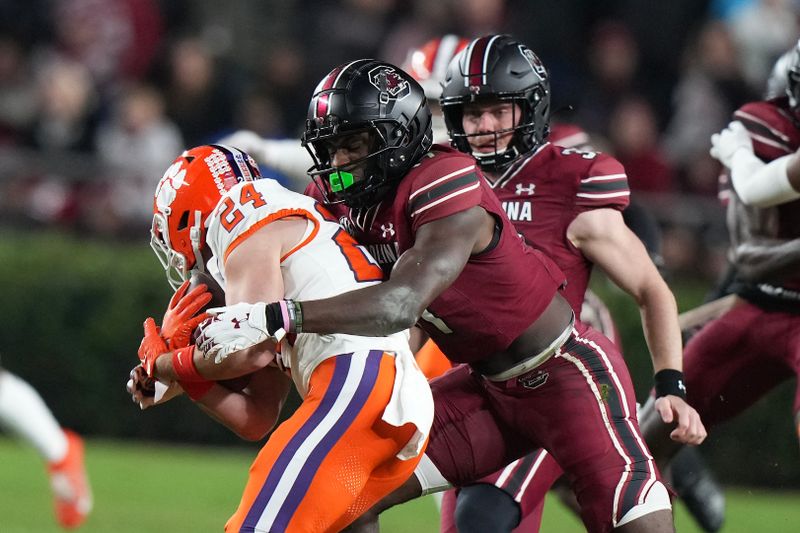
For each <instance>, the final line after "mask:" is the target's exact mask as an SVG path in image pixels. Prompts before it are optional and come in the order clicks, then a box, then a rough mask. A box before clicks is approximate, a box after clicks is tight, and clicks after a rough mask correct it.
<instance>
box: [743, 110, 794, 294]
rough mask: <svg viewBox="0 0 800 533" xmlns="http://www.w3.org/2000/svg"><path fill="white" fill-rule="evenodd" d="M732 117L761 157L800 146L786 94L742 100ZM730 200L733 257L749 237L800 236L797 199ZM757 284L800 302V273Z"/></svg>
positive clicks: (764, 289)
mask: <svg viewBox="0 0 800 533" xmlns="http://www.w3.org/2000/svg"><path fill="white" fill-rule="evenodd" d="M734 118H735V119H736V120H738V121H740V122H741V123H742V124H744V126H745V128H747V131H748V133H750V138H751V139H752V141H753V151H754V153H755V154H756V156H758V157H759V158H760V159H761V160H763V161H766V162H769V161H772V160H773V159H777V158H779V157H782V156H785V155H788V154H792V153H794V152H795V151H797V149H798V148H799V147H800V122H798V117H797V115H796V114H795V113H794V112H793V111H792V109H791V108H790V107H789V99H788V98H787V97H781V98H775V99H773V100H767V101H761V102H752V103H749V104H745V105H744V106H742V107H741V108H739V109H738V110H737V111H736V112H735V113H734ZM728 187H730V184H729V183H728ZM730 200H731V202H730V204H729V205H728V210H729V212H731V211H732V213H731V214H732V215H734V216H730V215H729V216H728V230H729V232H730V235H731V247H732V251H733V253H734V255H733V257H734V261H735V259H736V253H735V251H736V249H737V247H739V246H746V245H747V244H748V241H749V239H750V238H751V237H761V238H764V237H766V238H774V239H783V240H785V239H797V238H800V200H794V201H792V202H786V203H784V204H780V205H777V206H774V207H767V208H758V207H752V206H746V205H744V204H742V202H741V201H740V200H739V199H738V197H736V196H735V195H731V197H730ZM798 272H800V265H798ZM758 287H759V288H760V290H762V292H765V293H768V294H770V295H771V297H776V298H780V299H789V300H793V301H795V302H797V303H800V273H799V274H798V276H795V277H793V278H792V279H790V280H787V281H786V282H784V283H783V284H782V286H775V285H763V286H762V285H759V286H758ZM785 289H790V291H789V292H787V291H786V290H785Z"/></svg>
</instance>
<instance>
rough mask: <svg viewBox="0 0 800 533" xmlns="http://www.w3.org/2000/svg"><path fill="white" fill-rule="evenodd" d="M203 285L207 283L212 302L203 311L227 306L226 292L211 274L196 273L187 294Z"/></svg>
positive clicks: (190, 281)
mask: <svg viewBox="0 0 800 533" xmlns="http://www.w3.org/2000/svg"><path fill="white" fill-rule="evenodd" d="M201 283H205V284H206V285H207V286H208V292H210V293H211V301H210V302H208V305H207V306H206V307H205V308H204V309H203V310H205V309H207V308H209V307H222V306H223V305H225V291H223V290H222V287H220V286H219V283H217V281H216V280H215V279H214V278H213V277H212V276H211V274H208V273H206V272H194V273H193V274H192V277H191V279H190V280H189V288H188V289H187V291H186V292H189V291H191V290H192V289H194V288H195V287H197V286H198V285H200V284H201Z"/></svg>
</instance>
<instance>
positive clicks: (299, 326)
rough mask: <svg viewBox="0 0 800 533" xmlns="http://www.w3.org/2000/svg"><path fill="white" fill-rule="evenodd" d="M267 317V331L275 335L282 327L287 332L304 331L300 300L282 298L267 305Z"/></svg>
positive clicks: (265, 311)
mask: <svg viewBox="0 0 800 533" xmlns="http://www.w3.org/2000/svg"><path fill="white" fill-rule="evenodd" d="M264 313H265V314H266V318H267V332H268V333H269V334H270V335H275V332H276V331H278V330H280V329H282V330H284V331H285V332H287V333H302V332H303V309H302V307H300V302H295V301H294V300H281V301H280V302H273V303H271V304H269V305H267V307H266V309H265V310H264Z"/></svg>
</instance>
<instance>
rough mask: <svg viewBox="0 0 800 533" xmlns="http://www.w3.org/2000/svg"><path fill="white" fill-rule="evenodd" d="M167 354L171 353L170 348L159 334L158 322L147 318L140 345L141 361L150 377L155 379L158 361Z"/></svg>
mask: <svg viewBox="0 0 800 533" xmlns="http://www.w3.org/2000/svg"><path fill="white" fill-rule="evenodd" d="M167 352H169V348H167V343H166V342H165V341H164V339H163V338H162V337H161V335H160V333H159V330H158V326H156V321H155V320H153V318H152V317H147V320H145V321H144V337H143V338H142V342H141V343H140V344H139V361H140V362H141V363H142V366H143V367H144V370H145V372H147V375H148V376H150V377H153V368H154V367H155V364H156V359H158V358H159V357H161V356H162V355H164V354H165V353H167Z"/></svg>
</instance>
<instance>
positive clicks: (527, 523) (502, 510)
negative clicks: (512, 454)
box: [455, 449, 563, 532]
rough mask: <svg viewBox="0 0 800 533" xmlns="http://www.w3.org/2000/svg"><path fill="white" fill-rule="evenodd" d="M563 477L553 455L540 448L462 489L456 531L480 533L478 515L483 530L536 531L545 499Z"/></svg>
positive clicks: (458, 504) (456, 512)
mask: <svg viewBox="0 0 800 533" xmlns="http://www.w3.org/2000/svg"><path fill="white" fill-rule="evenodd" d="M562 474H563V471H562V470H561V467H559V466H558V464H557V463H556V462H555V460H553V458H552V456H551V455H550V454H548V453H547V452H546V451H544V450H541V449H540V450H538V451H537V452H534V453H532V454H529V455H526V456H525V457H522V458H520V459H517V460H516V461H514V462H512V463H511V464H509V465H507V466H506V467H505V468H503V469H502V470H500V471H498V472H495V473H494V474H491V475H489V476H487V477H485V478H483V479H482V480H481V483H480V484H476V485H467V486H466V487H463V488H462V489H461V490H460V491H459V495H458V503H457V506H456V508H455V517H456V518H455V522H456V524H458V531H459V532H466V531H481V529H479V528H477V527H476V526H475V525H474V524H477V523H478V518H477V517H478V516H481V517H483V518H482V519H481V523H482V524H484V525H486V527H485V528H484V529H483V531H497V532H502V531H509V532H510V531H512V530H515V529H516V530H517V531H520V532H522V531H524V532H536V531H538V530H539V526H540V525H541V520H542V511H543V509H544V497H545V495H546V494H547V491H548V490H549V489H550V487H551V486H552V484H553V482H554V481H555V480H556V479H558V478H559V477H560V476H561V475H562Z"/></svg>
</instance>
